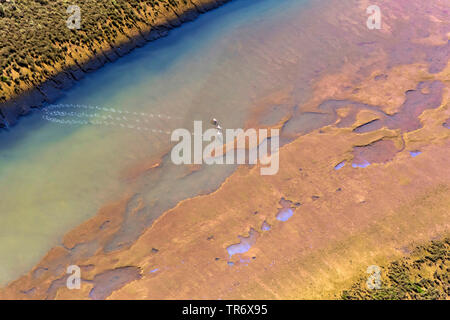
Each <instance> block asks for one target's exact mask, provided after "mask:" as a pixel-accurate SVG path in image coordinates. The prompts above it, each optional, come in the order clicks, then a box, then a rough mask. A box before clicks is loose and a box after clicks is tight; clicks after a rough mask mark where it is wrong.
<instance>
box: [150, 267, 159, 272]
mask: <svg viewBox="0 0 450 320" xmlns="http://www.w3.org/2000/svg"><path fill="white" fill-rule="evenodd" d="M158 270H159V268H156V269H153V270H151V271H150V273H155V272H156V271H158Z"/></svg>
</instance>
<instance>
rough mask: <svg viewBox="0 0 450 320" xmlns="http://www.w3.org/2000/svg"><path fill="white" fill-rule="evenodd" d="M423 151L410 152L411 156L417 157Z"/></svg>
mask: <svg viewBox="0 0 450 320" xmlns="http://www.w3.org/2000/svg"><path fill="white" fill-rule="evenodd" d="M421 153H422V152H421V151H410V152H409V154H410V155H411V157H413V158H415V157H417V156H418V155H419V154H421Z"/></svg>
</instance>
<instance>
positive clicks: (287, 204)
mask: <svg viewBox="0 0 450 320" xmlns="http://www.w3.org/2000/svg"><path fill="white" fill-rule="evenodd" d="M279 203H280V205H281V206H282V208H281V209H279V210H278V213H277V215H276V218H277V220H279V221H283V222H285V221H288V220H289V219H290V218H291V217H292V216H293V215H294V210H295V209H293V208H292V207H291V206H292V201H290V200H286V199H285V198H281V200H280V202H279Z"/></svg>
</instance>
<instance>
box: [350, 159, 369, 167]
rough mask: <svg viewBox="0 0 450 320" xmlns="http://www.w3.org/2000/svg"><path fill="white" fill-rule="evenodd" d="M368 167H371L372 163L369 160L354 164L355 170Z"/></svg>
mask: <svg viewBox="0 0 450 320" xmlns="http://www.w3.org/2000/svg"><path fill="white" fill-rule="evenodd" d="M368 166H370V162H368V161H367V160H364V162H363V163H360V164H356V163H352V167H353V168H367V167H368Z"/></svg>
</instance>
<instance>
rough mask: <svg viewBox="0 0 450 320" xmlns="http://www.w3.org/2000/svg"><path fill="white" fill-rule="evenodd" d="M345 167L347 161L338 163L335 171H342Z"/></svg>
mask: <svg viewBox="0 0 450 320" xmlns="http://www.w3.org/2000/svg"><path fill="white" fill-rule="evenodd" d="M344 166H345V161H342V162H341V163H338V164H337V165H336V166H335V167H334V170H339V169H342V168H343V167H344Z"/></svg>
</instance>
